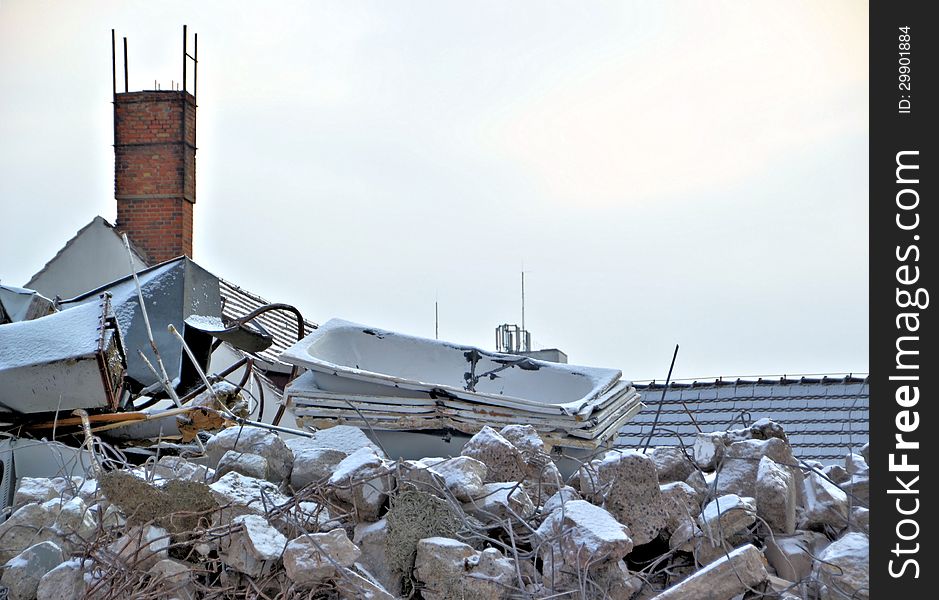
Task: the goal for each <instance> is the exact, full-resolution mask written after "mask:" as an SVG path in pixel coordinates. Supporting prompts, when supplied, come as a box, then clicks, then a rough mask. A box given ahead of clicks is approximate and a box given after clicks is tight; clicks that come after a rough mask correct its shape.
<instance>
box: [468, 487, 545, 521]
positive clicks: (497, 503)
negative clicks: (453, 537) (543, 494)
mask: <svg viewBox="0 0 939 600" xmlns="http://www.w3.org/2000/svg"><path fill="white" fill-rule="evenodd" d="M463 510H464V511H466V513H467V514H470V515H472V516H474V517H476V518H477V519H479V520H480V521H482V522H483V523H485V524H488V525H491V526H500V525H502V524H503V523H504V522H505V521H506V520H507V519H516V518H522V519H525V518H528V517H530V516H531V515H532V514H533V513H534V512H535V505H534V503H533V502H532V501H531V498H529V496H528V493H527V492H526V491H525V488H523V487H522V486H521V484H520V483H519V482H517V481H504V482H501V483H487V484H486V485H484V486H483V489H482V492H480V495H479V497H477V498H474V499H473V500H471V501H470V502H467V503H465V504H464V505H463Z"/></svg>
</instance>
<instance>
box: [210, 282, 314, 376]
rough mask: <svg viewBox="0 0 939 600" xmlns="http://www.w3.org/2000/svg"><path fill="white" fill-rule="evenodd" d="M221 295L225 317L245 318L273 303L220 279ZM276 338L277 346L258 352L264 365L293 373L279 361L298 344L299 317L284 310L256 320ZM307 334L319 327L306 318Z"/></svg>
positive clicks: (272, 345)
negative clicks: (285, 351)
mask: <svg viewBox="0 0 939 600" xmlns="http://www.w3.org/2000/svg"><path fill="white" fill-rule="evenodd" d="M218 287H219V293H220V294H221V296H222V314H223V315H225V316H226V317H230V318H237V317H243V316H244V315H246V314H248V313H250V312H251V311H253V310H255V309H258V308H261V307H262V306H265V305H267V304H270V302H269V301H267V300H265V299H264V298H262V297H260V296H257V295H255V294H252V293H251V292H249V291H247V290H244V289H242V288H240V287H238V286H237V285H235V284H234V283H232V282H230V281H226V280H224V279H222V278H221V277H219V280H218ZM255 321H256V322H258V323H260V324H261V326H263V327H264V329H266V330H267V331H268V333H270V334H271V335H272V336H273V337H274V343H273V344H271V347H270V348H268V349H267V350H264V351H263V352H259V353H258V355H257V356H258V357H260V358H261V359H262V360H263V361H264V362H266V363H268V364H269V365H271V367H273V370H275V371H284V372H289V371H290V369H291V368H292V367H291V365H288V364H286V363H282V362H280V361H279V360H277V357H278V356H280V354H281V352H283V351H284V350H286V349H287V348H289V347H290V346H293V345H294V344H295V343H297V318H296V317H295V316H294V315H293V313H290V312H287V311H283V310H272V311H268V312H266V313H264V314H262V315H260V316H259V317H257V318H256V319H255ZM304 326H305V329H306V331H305V334H306V335H309V334H310V332H312V331H313V330H314V329H316V327H317V325H316V324H315V323H313V322H312V321H308V320H306V319H304Z"/></svg>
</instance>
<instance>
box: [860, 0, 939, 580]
mask: <svg viewBox="0 0 939 600" xmlns="http://www.w3.org/2000/svg"><path fill="white" fill-rule="evenodd" d="M929 8H930V6H929V4H928V3H927V2H925V1H922V0H921V1H893V2H891V1H887V0H879V1H878V0H874V1H873V2H872V3H871V6H870V29H869V31H870V62H869V64H870V78H869V81H870V163H869V168H870V171H869V172H870V175H869V176H870V198H869V202H870V365H871V367H870V368H871V379H870V390H871V396H870V402H871V407H870V415H871V428H870V431H871V453H870V462H871V515H870V516H871V536H870V542H871V546H870V576H871V590H870V597H871V598H874V599H886V598H897V599H899V598H904V599H905V598H911V599H912V598H916V599H918V598H935V597H937V595H936V594H937V593H939V592H937V591H936V590H937V588H936V586H935V585H934V584H933V581H934V580H933V577H934V575H935V574H936V572H937V571H936V566H935V565H934V563H933V561H932V558H933V556H934V555H935V546H937V545H939V538H937V537H936V536H935V533H936V528H935V527H934V525H933V523H934V520H935V517H933V516H932V515H933V513H934V512H935V511H936V510H937V509H939V506H937V505H936V497H935V496H936V494H935V493H931V492H929V491H927V488H933V489H934V488H935V486H936V484H937V483H939V475H937V472H939V469H937V467H936V463H939V415H937V411H936V409H935V404H936V403H937V402H939V397H937V395H936V394H937V389H939V386H937V385H936V383H935V382H936V375H935V374H936V372H937V370H939V362H937V360H936V354H935V352H934V351H933V347H934V345H935V342H934V340H935V337H936V335H937V332H936V326H935V323H934V317H932V313H935V312H936V311H935V309H933V308H932V306H931V304H932V303H933V302H939V295H936V296H935V297H934V298H933V297H930V299H929V305H928V306H927V307H926V308H915V307H908V308H901V307H900V306H898V301H897V291H898V289H899V290H907V291H909V292H910V293H913V292H915V290H916V289H919V288H923V289H925V290H927V293H928V292H933V291H935V292H936V293H937V294H939V289H936V288H935V286H934V285H933V284H934V282H935V281H936V280H937V276H936V273H935V272H936V271H937V270H939V263H937V261H936V260H935V248H936V241H935V237H936V235H937V234H939V228H937V227H936V218H937V217H936V210H935V208H934V205H935V204H936V202H937V201H939V199H937V198H936V197H935V189H936V186H935V183H934V180H935V178H936V176H937V173H939V169H937V168H936V164H937V162H939V156H937V154H936V152H935V151H934V150H933V147H934V145H935V136H936V135H937V130H936V127H935V117H934V114H933V113H934V112H935V111H936V110H939V106H937V103H936V94H935V83H934V78H935V77H936V76H939V73H937V69H936V67H937V63H939V60H937V56H939V49H937V43H936V40H937V37H939V31H937V26H939V23H937V21H936V20H935V19H933V18H931V16H932V14H934V13H935V8H936V7H935V6H932V7H931V8H932V9H933V10H928V9H929ZM901 27H908V28H909V30H908V32H907V35H909V36H910V39H909V44H910V47H909V48H908V49H906V51H909V52H910V54H908V55H905V56H907V57H908V58H909V65H907V66H908V67H909V73H908V75H909V81H908V82H907V83H909V88H910V89H908V90H907V89H903V88H902V86H901V85H900V84H901V83H904V82H903V81H901V79H902V78H901V77H900V75H903V74H904V73H901V69H900V68H899V67H901V66H904V65H903V64H902V62H903V61H901V60H900V59H901V58H902V57H903V56H904V55H901V54H900V52H901V51H905V50H904V48H903V47H902V46H900V44H901V43H902V41H903V40H902V38H901V37H900V36H901V35H903V34H904V32H903V31H901V30H900V28H901ZM904 96H905V97H904ZM901 100H908V101H909V103H910V106H909V112H908V113H902V112H901V110H903V109H904V108H905V107H904V106H901V102H900V101H901ZM913 151H915V152H918V155H913V154H908V155H906V156H905V157H904V158H903V160H904V162H906V163H907V164H914V163H915V164H917V165H918V166H919V169H918V176H917V175H914V171H912V170H909V169H908V170H905V171H902V172H901V176H902V177H903V178H904V179H907V180H909V179H912V178H916V179H918V180H919V181H918V183H915V184H914V183H898V182H897V155H898V153H900V152H913ZM904 189H913V190H915V191H916V193H917V194H918V195H919V204H918V206H916V208H915V209H911V210H900V209H898V206H897V195H898V193H901V191H902V190H904ZM901 195H902V200H903V201H904V202H905V203H907V204H912V203H913V200H914V198H915V195H914V194H912V193H910V192H902V194H901ZM914 213H915V214H917V215H918V217H919V224H918V226H917V227H916V228H915V229H912V230H903V229H901V228H900V227H899V226H898V222H897V219H898V215H899V218H900V219H901V221H902V222H903V223H904V224H906V225H907V226H909V225H910V224H911V223H913V222H915V217H914ZM915 236H919V237H918V239H917V238H916V237H915ZM912 246H916V248H917V249H918V254H917V252H916V251H915V250H912V249H911V247H912ZM900 256H904V257H905V260H903V259H901V258H899V257H900ZM917 257H918V260H916V258H917ZM903 265H908V267H909V269H908V270H906V271H903V272H902V276H904V277H907V278H909V277H911V276H912V275H913V274H915V273H916V270H915V269H914V267H918V268H919V279H918V280H917V281H916V283H914V284H900V283H898V276H899V275H900V273H899V272H898V269H899V268H901V267H902V266H903ZM912 312H916V313H918V317H919V319H918V324H919V329H918V330H917V331H915V332H909V331H907V329H906V327H905V326H906V325H907V324H911V323H913V322H914V321H901V324H900V325H899V326H898V316H899V315H900V314H901V313H912ZM900 336H916V337H918V339H908V340H905V341H904V342H903V343H902V344H901V345H902V346H903V347H904V348H905V349H907V350H918V351H919V354H918V355H906V356H905V357H904V362H905V363H906V364H917V365H918V368H917V369H898V368H897V366H896V361H897V341H898V338H899V337H900ZM897 375H905V376H910V375H918V376H919V380H918V381H913V380H911V381H898V380H895V379H891V377H894V376H897ZM905 384H909V385H911V386H917V387H918V389H919V400H918V402H917V403H916V404H915V405H913V406H909V405H907V406H902V405H901V404H900V403H898V402H897V399H896V398H897V389H898V387H899V386H901V385H905ZM905 410H908V411H910V413H903V412H902V411H905ZM914 412H915V413H916V415H915V416H914V415H913V414H912V413H914ZM916 417H918V419H919V422H918V426H917V427H916V429H915V430H913V431H910V432H904V433H903V436H904V439H905V440H907V441H916V442H918V443H919V444H920V446H919V448H918V449H914V450H905V451H904V450H897V448H896V446H897V439H896V435H897V434H898V433H901V431H900V429H899V428H900V427H901V426H903V427H906V428H910V427H911V426H912V423H915V419H916ZM900 454H906V457H907V458H906V460H907V461H908V462H909V463H911V464H916V465H918V466H919V471H918V472H909V471H906V472H904V471H891V469H890V463H891V460H893V462H895V463H899V462H902V457H901V456H900ZM891 455H893V457H892V458H891ZM898 476H899V477H900V480H897V477H898ZM916 476H919V479H918V480H915V483H911V481H912V480H913V478H915V477H916ZM901 483H905V484H906V486H908V487H909V488H910V489H915V490H917V493H906V494H897V493H896V491H897V490H900V491H902V490H903V487H902V485H901ZM898 500H900V506H899V507H898V504H897V501H898ZM917 501H918V502H919V504H918V510H917V511H916V512H915V513H914V514H910V515H904V514H901V513H900V510H901V509H902V510H906V511H911V510H912V509H913V508H914V507H917ZM904 519H908V520H909V521H906V522H903V520H904ZM914 534H915V538H913V539H909V540H904V539H901V535H902V536H906V537H912V536H913V535H914ZM917 544H918V546H917ZM898 545H899V550H900V552H897V550H898ZM905 551H906V552H908V553H904V552H905ZM908 559H912V560H914V561H915V562H916V567H918V575H919V577H918V578H917V577H915V575H916V574H917V568H915V567H914V565H913V564H907V565H906V569H905V570H904V569H903V565H904V561H905V560H908ZM891 561H893V562H892V563H891ZM891 569H892V570H893V571H894V573H895V574H896V573H902V574H901V575H900V576H899V577H896V576H894V575H891V573H890V571H891Z"/></svg>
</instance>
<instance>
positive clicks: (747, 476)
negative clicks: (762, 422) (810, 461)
mask: <svg viewBox="0 0 939 600" xmlns="http://www.w3.org/2000/svg"><path fill="white" fill-rule="evenodd" d="M764 456H768V457H770V458H771V459H773V460H774V461H775V462H777V463H779V464H780V465H782V466H784V467H785V468H787V469H789V470H790V473H791V474H792V478H793V480H794V481H795V482H797V485H798V484H800V483H801V482H802V471H801V470H800V469H799V468H798V467H797V466H795V465H797V464H798V463H797V461H796V458H795V456H793V454H792V448H790V447H789V444H788V443H786V442H784V441H783V440H781V439H779V438H776V437H771V438H769V439H765V440H758V439H751V440H744V441H741V442H734V443H733V444H730V445H729V446H728V447H727V449H726V450H725V451H724V458H723V460H722V462H721V467H720V472H719V473H718V476H717V493H718V494H737V495H738V496H749V497H751V498H752V497H755V496H756V477H757V471H758V470H759V466H760V460H761V459H762V458H763V457H764Z"/></svg>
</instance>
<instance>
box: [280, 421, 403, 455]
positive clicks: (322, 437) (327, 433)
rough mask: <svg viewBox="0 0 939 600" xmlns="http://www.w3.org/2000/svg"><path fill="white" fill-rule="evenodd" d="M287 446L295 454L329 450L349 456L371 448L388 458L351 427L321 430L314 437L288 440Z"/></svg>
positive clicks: (361, 433) (340, 426)
mask: <svg viewBox="0 0 939 600" xmlns="http://www.w3.org/2000/svg"><path fill="white" fill-rule="evenodd" d="M286 443H287V446H288V447H289V448H290V449H291V450H292V451H294V452H297V451H304V450H315V449H318V448H329V449H332V450H338V451H340V452H342V453H343V454H346V455H349V454H352V453H353V452H355V451H356V450H359V449H361V448H371V449H372V450H374V451H375V453H376V454H378V455H379V456H381V457H382V458H388V457H387V456H385V453H384V452H382V451H381V448H379V447H378V446H377V445H376V444H375V443H374V442H372V440H370V439H368V436H367V435H365V433H364V432H363V431H362V430H361V429H359V428H358V427H353V426H351V425H336V426H335V427H329V428H327V429H320V430H319V431H316V432H314V433H313V436H312V437H302V438H293V439H290V440H287V442H286Z"/></svg>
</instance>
